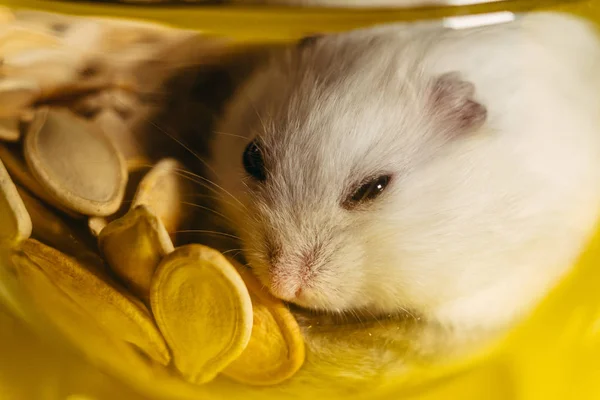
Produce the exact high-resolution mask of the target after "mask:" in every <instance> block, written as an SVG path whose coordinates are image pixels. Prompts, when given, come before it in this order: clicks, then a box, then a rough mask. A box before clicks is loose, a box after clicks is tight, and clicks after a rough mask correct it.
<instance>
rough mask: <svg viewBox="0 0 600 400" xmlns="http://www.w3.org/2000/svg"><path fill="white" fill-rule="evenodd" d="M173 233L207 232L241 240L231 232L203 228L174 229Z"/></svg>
mask: <svg viewBox="0 0 600 400" xmlns="http://www.w3.org/2000/svg"><path fill="white" fill-rule="evenodd" d="M174 233H201V234H207V235H217V236H224V237H228V238H231V239H235V240H241V239H240V238H239V237H238V236H236V235H231V234H229V233H225V232H217V231H210V230H204V229H184V230H180V231H175V232H174Z"/></svg>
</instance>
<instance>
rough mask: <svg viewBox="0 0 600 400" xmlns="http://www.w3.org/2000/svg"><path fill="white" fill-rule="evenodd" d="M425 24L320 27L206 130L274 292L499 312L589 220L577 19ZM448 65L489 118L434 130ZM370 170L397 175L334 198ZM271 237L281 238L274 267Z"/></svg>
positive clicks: (593, 208)
mask: <svg viewBox="0 0 600 400" xmlns="http://www.w3.org/2000/svg"><path fill="white" fill-rule="evenodd" d="M419 26H420V28H416V27H414V28H413V27H412V26H410V25H391V26H386V27H379V28H374V29H366V30H360V31H355V32H351V33H346V34H342V35H339V36H331V37H325V38H322V39H321V40H319V41H317V42H316V43H315V44H314V48H312V49H309V50H306V51H305V52H304V53H306V54H303V55H302V56H299V55H298V54H295V50H293V49H292V50H290V52H289V53H288V54H287V55H282V56H281V57H279V58H278V59H276V60H275V61H274V62H272V63H271V64H270V65H269V66H268V67H265V68H264V69H263V70H261V71H260V73H258V74H257V75H256V76H255V77H254V78H253V79H251V80H250V82H249V83H248V85H246V86H245V87H244V88H243V89H242V90H241V91H240V93H238V95H237V96H236V98H235V100H234V101H233V102H232V104H231V105H230V107H229V109H228V111H227V113H226V116H225V118H224V123H223V124H222V126H221V127H220V128H219V129H218V131H220V132H222V133H224V134H218V135H217V136H216V137H217V139H216V141H215V144H214V148H213V151H214V168H215V170H216V171H217V176H215V179H216V180H217V181H218V183H219V185H221V186H222V187H223V188H224V189H226V190H227V191H228V192H230V193H231V194H233V195H234V196H235V197H236V198H237V199H239V201H240V202H241V204H242V205H240V204H238V203H237V201H236V200H233V199H232V198H231V197H229V196H224V197H223V201H222V205H223V209H224V212H225V213H227V214H228V215H229V216H231V217H232V218H233V219H234V220H236V221H239V222H240V223H239V233H240V235H241V237H242V239H243V241H244V247H245V249H246V255H247V257H248V259H249V261H250V262H251V264H252V266H253V268H254V270H255V272H256V274H257V275H258V276H259V277H260V278H261V279H262V280H263V282H264V283H265V285H267V286H268V287H270V288H271V289H274V292H275V293H276V294H279V295H281V296H282V297H289V299H290V300H292V301H295V302H297V303H298V304H300V305H302V306H306V307H312V308H319V309H326V310H331V311H344V310H349V309H357V308H358V309H362V308H366V309H368V310H369V311H371V312H373V313H379V312H385V313H388V312H396V311H399V310H402V309H411V310H414V311H416V312H418V313H420V314H423V315H425V316H427V317H429V318H432V319H436V320H438V321H441V322H443V323H448V324H451V325H452V326H494V327H496V326H499V325H502V324H504V323H507V322H510V321H512V320H513V319H514V318H515V317H518V316H519V315H521V314H522V313H524V312H526V311H528V310H529V309H530V307H531V306H532V305H533V304H535V302H536V301H537V300H538V299H539V298H540V296H542V295H543V294H544V293H546V292H547V290H548V289H549V288H550V287H551V286H552V285H553V284H554V283H555V282H556V281H557V279H559V278H560V277H561V276H562V275H563V274H564V273H565V272H566V271H568V269H569V268H570V267H571V266H572V265H573V263H574V261H575V259H576V257H577V256H578V254H579V253H580V251H581V250H582V247H583V246H584V245H585V243H586V241H587V240H588V238H589V236H590V234H591V232H592V230H593V228H594V226H595V223H596V221H597V219H598V214H599V211H600V124H599V121H600V117H599V115H600V113H599V111H600V98H599V97H600V85H599V84H598V83H599V79H600V73H599V72H598V71H600V50H599V48H600V46H599V43H598V41H597V38H596V36H595V33H594V32H593V30H592V28H591V27H590V26H589V25H588V24H586V23H583V22H581V21H579V20H576V19H574V18H571V17H566V16H561V15H558V14H548V13H539V14H530V15H527V16H525V17H523V18H521V19H519V20H517V21H515V22H511V23H507V24H503V25H498V26H489V27H483V28H475V29H467V30H460V31H454V30H449V29H442V28H439V27H436V26H434V25H431V24H421V25H419ZM450 71H459V72H460V73H461V74H462V76H463V77H464V79H465V80H467V81H470V82H472V83H473V84H474V85H475V88H476V89H475V90H476V94H475V97H476V99H477V100H478V101H479V102H480V103H482V104H483V105H485V106H486V108H487V110H488V116H487V121H486V123H485V125H484V126H483V128H481V129H480V130H479V131H477V132H473V133H469V134H466V135H459V137H456V138H453V139H451V140H445V139H444V138H441V137H438V136H440V135H439V132H437V130H436V128H435V125H434V124H433V123H432V122H431V118H432V116H431V115H428V114H427V112H426V111H424V104H425V103H426V101H427V99H426V98H425V97H426V95H425V93H426V92H425V90H424V87H425V83H426V82H427V79H429V78H430V77H434V76H436V75H438V74H441V73H444V72H450ZM229 134H233V135H241V136H244V137H248V138H253V137H254V136H256V135H258V136H260V137H262V138H263V140H264V141H265V143H266V144H267V147H266V151H267V160H268V161H267V163H268V168H269V173H270V176H269V179H268V180H267V182H266V183H264V184H256V183H255V182H253V181H252V180H251V179H250V178H248V177H247V176H246V174H245V173H244V170H243V167H242V153H243V150H244V147H245V146H246V144H247V142H248V140H243V139H240V138H239V137H234V136H231V135H229ZM379 172H392V173H394V179H393V181H392V183H391V185H390V186H389V187H388V189H387V190H386V191H385V192H384V193H383V194H382V195H381V197H380V198H378V199H376V200H375V201H374V202H373V203H372V204H370V205H368V206H365V207H364V208H362V209H360V210H354V211H348V210H345V209H343V208H342V207H340V199H341V198H342V197H343V195H344V194H346V193H347V191H348V188H349V187H351V186H352V185H353V184H355V183H356V182H357V180H361V179H363V178H364V177H366V176H369V175H370V174H377V173H379ZM265 235H267V236H271V237H274V238H276V239H277V240H278V241H280V244H281V254H280V258H279V259H280V260H281V262H280V263H278V265H277V266H270V265H268V261H267V257H266V254H265V251H266V250H265V240H264V237H265ZM316 245H321V246H322V248H321V250H320V252H319V257H318V260H317V261H316V263H315V266H314V267H313V269H312V271H311V273H310V275H309V276H308V277H301V276H300V274H301V272H299V271H300V269H301V259H302V256H303V255H304V254H306V253H307V252H308V253H309V252H310V251H311V249H313V248H314V247H315V246H316ZM274 276H276V277H277V282H274V279H275V278H274ZM303 279H304V280H303ZM286 285H287V286H286ZM298 285H302V289H303V291H302V295H301V296H300V297H299V298H293V296H292V295H291V293H292V292H295V289H296V288H297V287H298Z"/></svg>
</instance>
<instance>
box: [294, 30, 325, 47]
mask: <svg viewBox="0 0 600 400" xmlns="http://www.w3.org/2000/svg"><path fill="white" fill-rule="evenodd" d="M322 37H323V35H322V34H318V33H315V34H312V35H308V36H305V37H303V38H302V39H300V40H299V41H298V43H297V44H296V46H297V47H298V48H299V49H303V48H306V47H310V46H312V45H313V44H315V43H316V42H317V41H318V40H319V39H320V38H322Z"/></svg>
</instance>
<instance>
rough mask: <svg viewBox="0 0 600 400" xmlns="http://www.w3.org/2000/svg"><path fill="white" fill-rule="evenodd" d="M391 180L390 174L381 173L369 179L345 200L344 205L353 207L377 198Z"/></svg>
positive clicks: (349, 207) (348, 207)
mask: <svg viewBox="0 0 600 400" xmlns="http://www.w3.org/2000/svg"><path fill="white" fill-rule="evenodd" d="M391 180H392V177H391V176H390V175H381V176H378V177H377V178H374V179H370V180H368V181H367V182H365V183H364V184H363V185H361V186H360V187H359V188H358V189H357V190H356V191H355V192H354V193H352V194H351V195H350V196H349V197H348V198H347V199H346V201H344V204H343V206H344V207H345V208H347V209H351V208H353V207H355V206H357V205H359V204H362V203H365V202H367V201H370V200H373V199H375V198H376V197H378V196H379V195H380V194H381V193H382V192H383V191H384V190H385V188H386V187H387V186H388V185H389V183H390V181H391Z"/></svg>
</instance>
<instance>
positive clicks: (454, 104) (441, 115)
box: [430, 72, 487, 135]
mask: <svg viewBox="0 0 600 400" xmlns="http://www.w3.org/2000/svg"><path fill="white" fill-rule="evenodd" d="M474 94H475V85H473V84H472V83H471V82H467V81H464V80H462V79H461V77H460V74H459V73H458V72H448V73H445V74H443V75H440V76H438V77H436V78H434V80H433V83H432V86H431V92H430V96H431V97H430V100H431V103H430V104H431V107H432V111H433V113H434V118H436V120H437V121H438V122H440V123H441V124H443V125H442V126H444V127H445V128H447V129H448V131H449V132H450V133H451V134H453V135H454V134H461V133H464V132H467V131H473V130H475V129H477V128H480V127H481V126H482V125H483V123H484V122H485V120H486V118H487V109H486V108H485V106H484V105H482V104H480V103H478V102H477V101H476V100H474V99H473V96H474Z"/></svg>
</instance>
